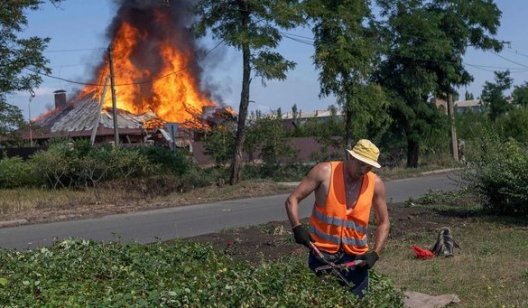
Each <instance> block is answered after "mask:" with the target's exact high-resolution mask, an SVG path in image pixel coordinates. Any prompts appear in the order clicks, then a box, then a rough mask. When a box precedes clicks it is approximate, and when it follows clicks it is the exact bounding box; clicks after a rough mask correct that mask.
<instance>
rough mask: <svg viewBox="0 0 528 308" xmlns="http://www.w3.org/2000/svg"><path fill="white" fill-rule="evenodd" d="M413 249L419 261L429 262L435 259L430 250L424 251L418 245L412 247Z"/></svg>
mask: <svg viewBox="0 0 528 308" xmlns="http://www.w3.org/2000/svg"><path fill="white" fill-rule="evenodd" d="M411 248H412V250H414V254H415V255H416V257H417V258H418V259H422V260H427V259H431V258H432V257H434V254H433V252H432V251H430V250H429V249H424V248H421V247H418V246H416V245H412V246H411Z"/></svg>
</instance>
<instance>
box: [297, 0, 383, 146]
mask: <svg viewBox="0 0 528 308" xmlns="http://www.w3.org/2000/svg"><path fill="white" fill-rule="evenodd" d="M306 9H307V12H308V16H309V17H310V19H311V20H312V21H313V24H314V25H313V28H312V31H313V33H314V46H315V54H314V64H315V66H316V67H317V68H318V69H319V70H320V73H319V81H320V84H321V92H320V95H321V96H328V95H331V94H334V95H335V96H336V97H337V102H338V104H339V105H340V107H341V109H342V110H343V115H344V120H345V135H344V136H343V140H344V145H343V146H347V147H349V146H350V145H351V143H352V140H353V139H358V138H365V137H369V138H374V137H375V136H376V135H379V132H380V131H383V128H384V127H385V124H386V123H387V122H388V116H387V114H386V112H385V110H386V107H387V105H388V104H387V101H386V99H385V98H384V96H383V92H382V90H381V88H380V87H379V86H378V85H376V84H373V83H372V82H371V81H370V76H371V73H372V72H373V70H374V68H375V67H376V63H377V62H378V60H379V58H378V56H379V40H378V36H377V31H376V28H375V27H374V24H373V23H372V18H373V17H372V16H371V12H370V8H369V5H368V1H349V0H339V1H325V0H307V1H306Z"/></svg>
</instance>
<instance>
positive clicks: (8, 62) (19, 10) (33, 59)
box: [0, 0, 61, 141]
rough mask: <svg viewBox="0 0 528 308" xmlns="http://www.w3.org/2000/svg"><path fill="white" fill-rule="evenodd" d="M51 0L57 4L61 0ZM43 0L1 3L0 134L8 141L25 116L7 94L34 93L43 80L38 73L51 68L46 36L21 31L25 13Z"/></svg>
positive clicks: (25, 18)
mask: <svg viewBox="0 0 528 308" xmlns="http://www.w3.org/2000/svg"><path fill="white" fill-rule="evenodd" d="M50 2H52V3H53V4H56V3H59V2H61V0H50ZM42 4H43V1H42V0H24V1H9V2H4V3H2V5H0V29H1V33H2V38H1V39H0V68H1V70H0V136H8V137H9V138H11V141H15V140H16V131H17V130H18V129H19V128H20V127H21V126H23V124H24V118H23V116H22V111H21V110H20V108H18V107H16V106H13V105H10V104H8V103H7V102H6V94H10V93H13V92H15V91H27V92H29V93H31V95H32V96H34V95H35V94H34V90H35V89H36V88H38V86H39V85H40V84H41V83H42V77H41V76H40V75H39V73H41V72H42V73H48V74H49V73H50V72H51V70H50V68H49V67H47V65H48V60H47V59H46V58H45V57H44V55H43V54H42V53H43V51H44V49H45V48H46V47H47V45H48V43H49V38H40V37H35V36H34V37H29V38H27V37H26V38H23V35H20V34H21V32H22V31H23V29H24V28H25V27H26V26H27V23H28V20H27V17H26V15H25V14H24V13H25V12H27V11H28V10H37V9H39V7H40V6H42ZM14 135H15V136H14Z"/></svg>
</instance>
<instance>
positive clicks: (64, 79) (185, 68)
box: [25, 40, 224, 87]
mask: <svg viewBox="0 0 528 308" xmlns="http://www.w3.org/2000/svg"><path fill="white" fill-rule="evenodd" d="M223 42H224V40H221V41H220V42H218V44H216V45H215V46H214V47H213V48H211V49H210V50H208V51H207V52H206V53H205V55H204V58H205V57H207V56H208V55H209V54H210V53H211V52H212V51H213V50H215V49H216V48H218V47H219V46H220V45H221V44H222V43H223ZM25 69H26V70H28V71H30V72H32V73H35V74H39V75H42V76H46V77H48V78H52V79H57V80H61V81H65V82H69V83H74V84H79V85H85V86H94V87H103V86H104V84H98V83H87V82H80V81H76V80H71V79H67V78H62V77H57V76H53V75H51V74H46V73H43V72H39V71H35V70H32V69H30V68H25ZM185 70H187V66H185V67H184V68H182V69H180V70H177V71H172V72H170V73H168V74H165V75H163V76H161V77H158V78H156V79H148V80H143V81H138V82H131V83H121V84H116V85H114V87H118V86H130V85H142V84H147V83H152V82H154V81H157V80H161V79H163V78H166V77H168V76H171V75H174V74H178V73H180V72H183V71H185Z"/></svg>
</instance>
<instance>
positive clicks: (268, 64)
mask: <svg viewBox="0 0 528 308" xmlns="http://www.w3.org/2000/svg"><path fill="white" fill-rule="evenodd" d="M195 11H196V13H197V15H198V21H197V22H196V24H195V30H196V33H197V35H198V36H204V35H206V33H207V31H208V30H210V31H211V32H212V35H213V38H216V39H221V40H222V42H224V43H225V44H226V45H228V46H231V47H234V48H236V49H239V50H241V51H242V67H243V71H242V91H241V95H240V106H239V110H238V126H237V132H236V138H235V148H234V154H233V159H232V162H231V177H230V183H231V185H233V184H236V183H238V182H239V181H240V173H241V167H242V150H243V146H244V139H245V136H246V118H247V113H248V104H249V91H250V82H251V79H252V77H251V75H252V71H254V73H255V75H256V76H257V77H261V78H262V81H263V82H264V81H265V80H271V79H278V80H284V79H285V78H286V72H287V71H288V70H290V69H292V68H294V66H295V63H294V62H291V61H288V60H286V59H285V58H284V57H282V56H281V55H280V54H279V53H277V52H274V51H273V49H274V48H276V47H277V45H278V43H279V42H280V40H281V38H282V35H281V33H280V31H279V29H290V28H293V27H295V26H297V25H299V24H301V23H303V22H304V19H303V18H302V15H301V14H300V9H299V3H298V1H296V0H282V1H280V0H227V1H215V0H201V1H199V2H198V4H197V5H196V10H195Z"/></svg>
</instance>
